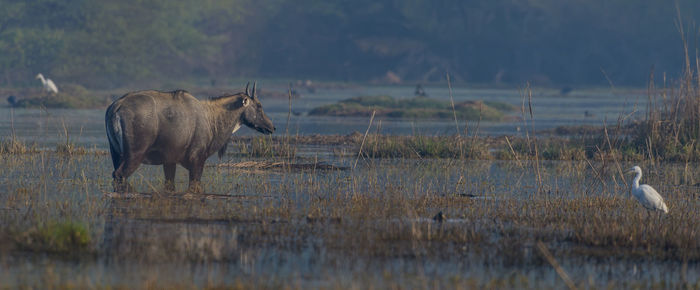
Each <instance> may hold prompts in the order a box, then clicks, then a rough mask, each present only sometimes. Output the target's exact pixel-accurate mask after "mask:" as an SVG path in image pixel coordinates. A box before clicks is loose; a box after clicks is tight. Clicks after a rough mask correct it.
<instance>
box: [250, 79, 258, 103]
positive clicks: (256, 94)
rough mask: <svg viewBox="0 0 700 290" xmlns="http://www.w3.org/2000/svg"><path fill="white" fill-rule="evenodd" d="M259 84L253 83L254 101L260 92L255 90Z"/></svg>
mask: <svg viewBox="0 0 700 290" xmlns="http://www.w3.org/2000/svg"><path fill="white" fill-rule="evenodd" d="M257 84H258V82H257V81H255V82H253V95H252V96H251V97H252V98H253V99H255V98H257V97H258V92H257V91H256V90H255V87H256V86H257Z"/></svg>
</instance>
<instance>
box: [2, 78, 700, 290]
mask: <svg viewBox="0 0 700 290" xmlns="http://www.w3.org/2000/svg"><path fill="white" fill-rule="evenodd" d="M374 89H376V88H374ZM457 96H458V97H457V98H463V99H468V98H469V95H468V94H457ZM338 99H340V98H339V97H334V96H332V95H331V96H328V97H326V99H325V101H323V102H328V103H330V102H332V101H334V100H338ZM504 99H505V100H506V101H508V102H510V103H512V104H514V105H517V104H518V102H519V101H520V99H519V97H517V96H516V95H513V96H512V97H511V98H505V97H504ZM601 99H606V98H601ZM551 100H552V102H555V103H556V102H563V101H562V100H561V99H554V98H552V99H551ZM263 102H266V101H265V100H263ZM300 102H302V101H300ZM303 102H306V103H303V104H300V107H304V106H307V105H305V104H312V103H314V102H321V101H320V98H319V99H317V100H315V101H314V98H311V100H308V99H307V100H305V101H303ZM536 102H537V99H536ZM609 102H610V103H611V104H613V103H616V102H618V101H609ZM270 103H271V105H270V109H268V107H266V110H267V111H268V112H270V115H271V116H273V119H274V120H275V121H276V124H277V126H278V128H280V132H284V131H283V130H284V129H285V128H284V125H285V124H284V123H283V121H282V120H284V119H285V118H286V114H285V112H286V107H284V106H285V105H286V104H285V103H283V102H277V103H276V102H274V101H273V102H270ZM265 105H266V106H267V105H268V103H265ZM549 105H550V106H554V105H552V104H549ZM309 106H311V105H309ZM546 107H547V104H545V105H543V109H541V110H539V107H535V110H536V111H539V112H540V114H541V115H536V118H535V122H537V123H536V124H537V126H539V124H540V123H539V120H540V118H541V119H542V120H543V121H542V123H544V124H545V125H544V126H543V127H548V126H554V125H552V124H562V123H563V124H566V123H571V122H573V123H576V124H578V122H579V121H580V120H578V119H576V120H571V119H563V121H561V122H556V121H555V120H557V118H559V117H556V116H557V115H558V114H560V113H559V112H558V110H557V109H553V110H552V111H551V112H552V114H548V113H547V112H548V111H547V109H545V108H546ZM611 107H615V106H614V105H612V106H611ZM295 108H296V107H295ZM3 110H8V111H9V109H3ZM609 110H610V112H611V113H610V114H613V113H614V112H618V114H619V111H616V110H619V108H618V109H615V108H609ZM48 113H49V114H50V115H44V117H41V115H42V114H46V112H42V111H40V110H24V111H18V112H13V114H14V118H13V119H12V120H11V123H12V124H10V120H8V119H7V118H8V117H2V118H3V120H2V130H3V133H4V134H6V136H8V135H10V132H11V130H12V129H13V130H14V132H15V133H14V134H15V136H16V137H17V138H18V139H19V140H21V142H23V143H21V144H36V145H35V148H36V150H32V151H30V152H29V153H8V152H4V153H3V154H1V155H0V221H1V222H0V287H13V288H14V287H37V288H48V287H65V288H86V287H89V288H148V287H150V288H193V287H196V288H217V287H224V288H304V289H306V288H326V289H328V288H438V287H440V288H540V289H542V288H562V287H565V286H566V284H565V282H564V281H563V280H562V279H561V277H560V275H559V274H557V270H556V269H555V267H553V265H552V264H551V263H550V262H548V260H547V259H546V253H547V252H548V253H550V254H551V255H552V256H553V257H554V258H555V259H556V261H557V262H558V265H559V266H560V267H561V269H563V270H564V271H565V272H566V273H568V276H569V277H571V279H572V280H573V283H574V284H575V285H577V286H578V287H581V288H685V287H688V288H698V287H700V274H699V273H700V186H698V184H700V172H698V170H697V163H694V162H691V161H687V162H667V161H664V162H661V161H653V160H645V159H643V158H642V159H640V160H636V161H633V162H632V161H623V160H620V159H618V160H613V159H612V158H605V157H604V155H605V154H599V155H593V156H590V155H586V154H584V155H583V157H581V158H578V159H574V161H572V160H571V159H569V160H564V159H565V158H556V156H550V157H548V158H544V157H543V158H538V155H534V156H529V155H526V154H522V155H517V154H516V153H518V154H519V152H520V151H518V150H519V149H518V148H517V147H518V145H516V146H515V147H516V148H515V149H514V150H513V151H510V149H507V148H508V147H502V148H501V147H499V148H501V149H498V150H500V151H503V152H502V153H500V154H493V151H494V150H495V149H494V148H495V146H493V145H489V144H492V143H489V142H487V141H484V144H487V145H484V146H485V147H484V148H482V149H480V150H483V152H485V153H484V154H486V155H476V154H472V155H469V154H463V155H456V156H454V155H450V154H446V155H444V156H443V155H439V154H438V155H430V156H429V157H426V156H428V155H426V154H423V153H420V152H418V151H416V154H414V155H411V154H407V155H398V156H393V155H382V154H381V151H371V150H369V149H370V148H371V147H373V146H374V147H382V146H384V145H386V143H387V142H389V141H392V142H399V143H405V144H410V145H409V146H408V147H410V148H409V149H406V150H414V149H416V148H418V145H416V144H425V143H429V142H428V141H430V140H433V139H434V138H464V139H465V140H477V139H478V140H482V137H480V136H477V137H474V135H472V134H474V131H470V133H469V135H464V137H455V136H452V134H453V133H452V132H454V123H451V121H449V120H448V121H444V122H437V121H436V122H435V123H434V124H437V125H435V126H434V127H432V129H431V130H437V131H438V132H437V133H435V134H431V135H427V136H426V135H418V134H415V135H414V134H412V133H411V131H410V130H407V129H406V127H402V126H404V125H397V126H395V127H392V125H393V124H401V123H402V122H403V123H405V122H406V120H386V121H384V122H383V123H374V124H373V125H372V126H370V130H369V131H371V132H373V134H370V135H369V136H368V137H367V140H363V139H364V138H363V137H364V136H363V135H362V134H359V135H357V134H356V135H349V134H350V133H352V131H354V129H353V130H347V129H348V128H349V127H346V125H343V126H340V127H334V128H330V129H328V130H335V131H334V134H340V136H339V137H338V136H336V137H332V136H326V137H324V134H321V136H320V137H316V139H314V138H309V140H307V141H305V142H301V141H299V140H301V139H303V138H304V136H305V135H310V134H308V133H309V132H310V131H312V130H313V128H315V126H320V125H309V126H308V127H305V125H304V124H309V123H307V122H310V121H308V120H307V119H306V118H308V117H306V116H298V117H295V119H296V120H295V119H292V121H291V122H290V127H289V128H290V130H289V131H290V132H294V133H293V134H292V135H297V133H296V132H303V133H299V134H298V135H299V136H300V137H297V138H298V139H286V137H284V136H281V137H275V138H270V137H254V138H253V137H246V138H247V139H246V138H239V139H237V138H236V136H234V140H233V144H232V146H229V152H228V154H227V155H225V156H224V157H223V159H221V160H218V159H217V158H215V157H214V158H211V159H210V160H209V162H208V166H207V167H206V168H205V172H204V175H203V179H202V183H203V184H204V185H205V187H204V190H205V192H206V193H208V194H205V195H192V194H186V193H182V192H178V193H174V194H170V193H163V192H161V190H160V189H161V188H162V183H163V174H162V169H161V167H158V166H141V167H140V168H139V169H138V170H137V171H136V173H135V174H134V175H133V176H132V177H131V179H130V180H131V182H132V184H133V185H134V186H135V187H136V189H137V191H139V192H141V194H134V195H114V194H111V191H112V184H111V172H112V167H111V164H110V160H109V155H108V154H107V152H106V151H105V149H106V145H107V143H106V142H107V141H106V137H104V133H103V130H104V129H103V123H102V122H103V121H102V118H103V117H102V116H103V115H102V114H103V111H101V110H62V111H60V110H50V109H49V110H48ZM9 115H10V114H6V115H4V116H9ZM32 116H36V117H37V118H36V119H34V118H33V117H32ZM282 116H284V117H282ZM540 116H541V117H540ZM596 118H603V117H596ZM329 120H331V119H329ZM333 120H334V119H333ZM547 120H552V121H551V122H552V123H548V122H550V121H547ZM337 121H338V122H339V123H341V121H339V120H337ZM368 121H369V120H367V119H366V118H365V119H363V120H362V123H363V125H362V127H363V128H362V127H360V124H359V123H360V122H359V121H358V125H357V127H358V128H362V129H360V130H362V131H364V130H365V129H367V126H368ZM598 121H600V120H598ZM392 122H394V123H392ZM586 122H588V121H586ZM590 122H592V121H590ZM351 123H352V122H351ZM379 124H381V126H382V127H380V125H379ZM387 124H389V125H387ZM416 124H419V122H416ZM420 124H422V123H420ZM505 124H506V125H503V124H500V125H494V126H495V127H498V126H506V127H509V129H508V131H507V132H509V134H508V135H510V136H514V135H515V136H517V135H518V134H523V135H524V132H521V131H518V130H517V129H516V128H515V127H517V126H520V125H519V124H521V122H519V121H514V122H512V123H509V122H505ZM474 125H475V124H470V126H474ZM420 126H423V125H419V126H417V127H420ZM482 126H483V127H481V130H483V131H481V133H480V134H481V135H483V138H484V139H488V138H491V137H489V136H499V135H502V133H499V132H503V131H499V130H498V129H490V128H493V127H489V124H488V123H485V124H482ZM295 128H297V129H295ZM392 128H394V129H392ZM423 128H427V127H423ZM435 128H438V129H435ZM439 128H443V129H439ZM449 128H451V129H449ZM471 128H474V127H471ZM385 130H386V131H385ZM414 130H415V129H414ZM440 130H444V132H442V133H444V134H441V132H440ZM449 130H452V132H449V133H448V131H449ZM470 130H471V129H470ZM386 132H403V133H404V135H403V136H404V137H401V138H407V139H386V138H384V137H382V136H383V134H384V133H386ZM424 132H425V131H424ZM304 133H306V134H304ZM243 135H244V136H246V135H248V134H247V133H246V132H243ZM441 136H442V137H441ZM445 136H447V137H445ZM521 137H522V136H521ZM333 138H335V139H334V140H335V141H333V142H322V141H323V140H325V141H328V140H329V139H333ZM372 138H374V139H372ZM387 138H388V137H387ZM396 138H398V137H396ZM420 138H425V140H422V139H420ZM431 138H433V139H431ZM285 140H287V141H285ZM289 140H295V141H289ZM421 140H422V141H421ZM523 140H524V139H523ZM358 141H363V142H358ZM364 141H367V142H364ZM433 141H434V140H433ZM511 141H513V140H511ZM237 142H238V143H237ZM254 142H258V143H257V145H250V144H252V143H254ZM285 142H286V143H285ZM420 142H423V143H420ZM435 142H437V143H440V142H443V143H444V140H443V139H438V140H437V141H435ZM465 142H466V141H465ZM513 142H514V143H515V144H518V143H517V142H516V141H513ZM522 142H526V141H522ZM533 142H540V144H542V145H544V144H546V142H547V141H546V140H539V141H535V140H533ZM66 143H68V144H72V145H73V146H75V148H86V150H78V151H65V150H63V151H62V150H59V148H65V146H63V147H61V146H60V145H61V144H64V145H65V144H66ZM360 144H364V145H363V146H367V147H364V150H363V153H362V154H358V150H359V147H360V146H362V145H360ZM498 144H500V145H499V146H505V145H504V144H505V143H503V142H500V143H498ZM604 144H605V143H601V144H596V145H599V147H601V148H602V147H603V146H604ZM251 146H258V147H261V148H263V149H265V148H268V149H269V148H273V149H272V150H275V149H274V148H278V149H277V150H278V152H276V153H274V152H273V153H270V154H267V153H259V152H266V151H264V150H262V149H260V150H259V149H255V148H254V147H251ZM275 146H277V147H275ZM284 146H286V147H284ZM523 146H524V145H523ZM279 148H287V149H286V150H287V151H284V150H280V149H279ZM386 148H394V147H391V146H386ZM465 148H466V147H465ZM402 150H403V149H402ZM66 152H68V153H66ZM71 152H72V153H71ZM256 152H257V153H256ZM372 152H374V153H372ZM421 152H422V151H421ZM426 152H427V151H426ZM510 152H512V153H513V155H512V156H510V157H507V158H505V156H507V154H508V153H510ZM543 152H544V151H543ZM489 154H490V155H489ZM499 156H500V157H499ZM514 156H517V157H514ZM501 157H503V158H501ZM545 159H549V160H545ZM246 162H248V164H255V163H254V162H258V163H257V164H271V163H275V162H276V163H277V164H288V165H289V166H285V165H282V166H276V167H270V166H267V167H266V166H257V167H256V166H233V165H236V164H247V163H246ZM294 164H296V165H300V164H306V165H311V166H291V165H294ZM314 164H317V165H318V166H313V165H314ZM637 164H638V165H640V166H642V168H644V170H645V171H644V172H645V175H644V177H643V179H642V183H648V184H652V185H653V186H654V187H655V188H656V189H657V190H658V191H659V192H660V193H661V194H662V195H663V196H664V198H665V200H666V203H667V204H668V206H669V209H670V213H669V214H668V215H664V216H661V215H659V214H652V215H651V216H649V217H648V216H647V212H646V210H645V209H644V208H642V207H641V206H640V205H639V204H638V203H637V202H636V201H635V200H634V199H633V198H632V197H631V196H630V194H629V187H628V184H629V183H630V180H631V177H630V176H623V175H621V174H620V173H621V172H620V170H619V168H622V169H626V168H629V167H631V166H632V165H637ZM321 165H323V166H321ZM175 180H176V187H177V189H178V190H179V191H182V190H184V189H185V188H186V186H187V177H186V171H185V170H183V169H182V168H181V169H180V170H178V175H177V176H176V179H175ZM439 212H442V214H443V215H444V219H443V220H442V221H436V220H434V219H433V217H435V216H436V215H437V214H438V213H439ZM539 242H541V243H542V244H543V245H544V246H545V248H546V252H545V251H543V250H542V249H540V248H539V247H538V246H537V245H538V243H539Z"/></svg>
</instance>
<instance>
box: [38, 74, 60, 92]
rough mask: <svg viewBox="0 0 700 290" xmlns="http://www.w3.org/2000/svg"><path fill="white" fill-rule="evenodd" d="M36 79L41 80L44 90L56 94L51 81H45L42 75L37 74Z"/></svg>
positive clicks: (56, 89) (55, 88) (54, 85)
mask: <svg viewBox="0 0 700 290" xmlns="http://www.w3.org/2000/svg"><path fill="white" fill-rule="evenodd" d="M36 78H37V79H39V80H41V84H42V85H44V90H46V92H48V93H53V94H58V88H57V87H56V84H54V83H53V81H52V80H51V79H45V78H44V75H42V74H38V75H36Z"/></svg>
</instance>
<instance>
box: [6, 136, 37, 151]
mask: <svg viewBox="0 0 700 290" xmlns="http://www.w3.org/2000/svg"><path fill="white" fill-rule="evenodd" d="M38 152H39V149H38V148H37V146H36V144H34V143H33V144H27V143H25V142H24V141H22V140H20V139H18V138H17V137H16V136H14V135H12V136H10V138H2V139H1V140H0V154H28V153H38Z"/></svg>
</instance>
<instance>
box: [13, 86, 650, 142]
mask: <svg viewBox="0 0 700 290" xmlns="http://www.w3.org/2000/svg"><path fill="white" fill-rule="evenodd" d="M280 90H281V89H280ZM426 90H427V91H428V93H429V94H430V96H431V98H435V99H441V100H449V94H448V91H447V89H446V88H442V87H426ZM412 94H413V87H411V86H361V87H355V88H351V89H333V90H317V91H316V92H315V93H313V94H310V93H307V94H304V95H303V96H302V97H301V98H299V99H295V100H293V103H292V111H293V112H295V113H298V114H301V115H299V116H291V118H290V122H289V125H287V122H286V121H287V113H288V106H289V103H288V100H286V99H263V100H262V103H263V105H264V108H265V112H266V113H267V114H268V115H269V116H270V117H271V118H272V120H273V122H274V123H275V125H276V126H277V128H278V131H277V132H276V134H284V133H285V131H286V129H288V131H289V133H290V134H291V135H296V134H299V135H309V134H321V135H329V134H340V135H347V134H350V133H352V132H355V131H357V132H364V131H365V130H367V127H368V125H369V118H368V117H366V118H364V117H322V116H307V115H306V113H307V112H308V111H310V110H311V109H313V108H315V107H317V106H320V105H324V104H329V103H334V102H337V101H339V100H342V99H346V98H350V97H356V96H362V95H390V96H394V97H412ZM199 97H202V96H199ZM453 97H454V100H455V102H460V101H466V100H490V101H500V102H506V103H509V104H512V105H515V106H517V107H518V108H520V106H521V105H522V102H523V98H522V96H521V93H520V92H519V91H518V90H517V89H511V90H506V89H469V88H455V89H454V90H453ZM646 101H647V98H646V97H645V96H644V94H643V92H640V91H622V92H611V91H609V90H588V91H580V92H579V91H574V92H573V93H571V94H570V95H567V96H565V97H561V96H559V95H558V94H557V92H556V91H552V90H535V91H533V98H532V103H533V114H534V120H535V124H534V127H535V129H536V130H542V129H548V128H554V127H557V126H575V125H602V124H603V122H604V121H605V120H607V124H609V125H613V124H616V122H617V119H618V118H619V117H620V116H621V114H630V113H633V114H632V115H631V118H635V117H642V116H643V114H641V113H640V112H639V111H640V110H643V108H645V106H646ZM525 105H526V106H527V103H526V104H525ZM634 105H636V108H637V109H636V113H635V110H634ZM526 108H527V107H526ZM586 111H588V112H589V113H591V114H593V116H585V112H586ZM528 114H529V111H528ZM521 117H522V114H521V112H520V109H518V110H517V111H516V112H512V113H510V117H508V118H506V121H503V122H486V121H483V122H479V123H478V124H477V122H475V121H472V122H468V124H467V123H465V122H464V121H463V120H460V122H459V123H458V126H459V130H460V133H461V134H464V133H465V132H467V134H470V135H472V134H474V133H475V132H477V130H478V134H479V135H481V136H485V135H491V136H497V135H524V134H525V131H526V128H527V130H531V129H532V127H531V126H532V124H530V123H529V121H530V120H529V116H527V118H528V123H523V121H521V120H520V119H521ZM467 125H468V126H469V128H465V127H466V126H467ZM13 131H14V132H15V134H16V135H17V136H19V137H20V138H22V139H23V140H25V141H28V142H36V143H38V144H39V145H40V146H49V147H50V146H51V145H52V144H55V143H58V142H65V140H66V139H68V140H70V141H71V142H73V143H76V144H79V145H82V146H88V147H92V146H96V147H97V148H100V149H106V148H107V147H106V146H107V144H106V137H105V129H104V109H83V110H75V109H46V110H42V109H14V110H12V109H9V108H0V135H4V136H8V135H10V134H12V132H13ZM456 131H457V129H456V127H455V124H454V120H410V119H392V118H376V119H375V120H374V122H373V126H372V129H371V132H378V133H382V134H392V135H419V134H422V135H430V136H432V135H453V134H455V132H456ZM66 133H67V134H66ZM254 134H257V133H256V132H255V131H253V130H250V129H248V128H245V127H244V128H243V129H241V130H240V131H238V132H237V133H236V135H254Z"/></svg>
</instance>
